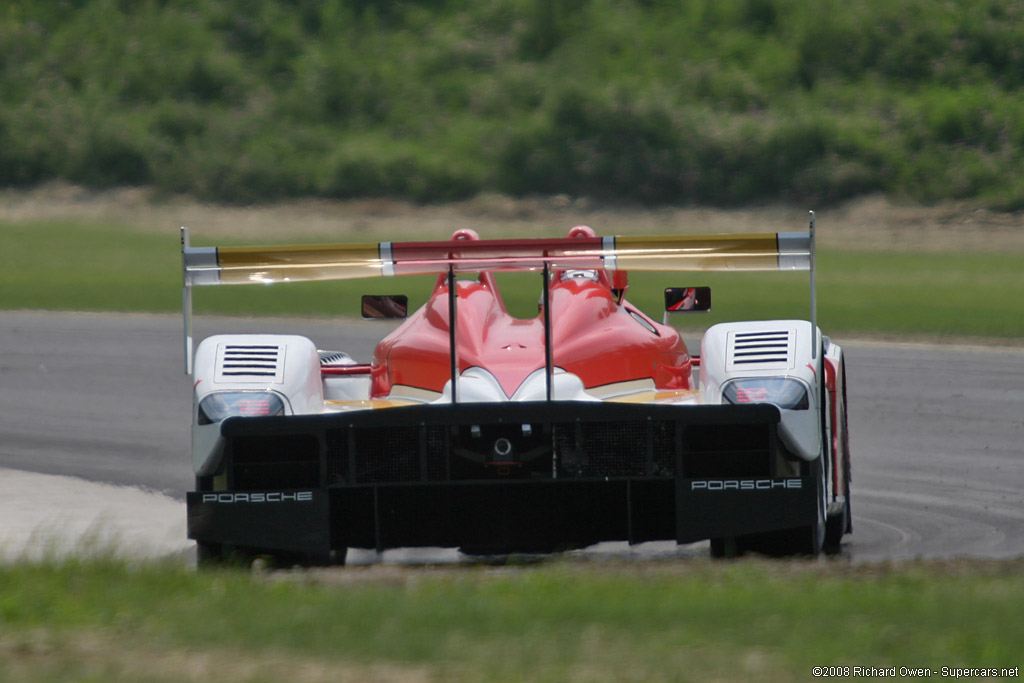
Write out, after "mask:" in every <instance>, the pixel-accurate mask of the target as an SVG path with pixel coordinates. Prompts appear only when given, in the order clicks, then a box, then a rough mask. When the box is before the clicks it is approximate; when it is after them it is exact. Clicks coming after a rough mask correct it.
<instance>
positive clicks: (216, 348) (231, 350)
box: [192, 334, 324, 475]
mask: <svg viewBox="0 0 1024 683" xmlns="http://www.w3.org/2000/svg"><path fill="white" fill-rule="evenodd" d="M320 374H321V373H320V356H319V354H318V353H317V349H316V346H315V345H314V344H313V342H312V341H310V340H309V339H307V338H305V337H300V336H296V335H270V334H244V335H243V334H235V335H216V336H213V337H208V338H206V339H204V340H203V342H202V343H201V344H200V345H199V348H198V349H197V350H196V358H195V373H194V378H195V384H194V387H193V402H192V465H193V469H194V470H195V472H196V474H197V475H205V474H212V473H213V471H214V470H216V468H217V465H218V461H219V459H220V454H221V451H222V449H223V440H222V439H221V436H220V422H213V423H211V424H199V422H200V420H199V405H200V404H201V403H202V402H203V400H204V399H205V398H207V397H208V396H211V395H213V394H218V393H246V394H253V395H260V394H273V395H275V396H277V397H279V398H280V399H282V401H283V402H284V413H285V414H287V415H302V414H308V413H319V412H321V411H322V410H323V405H324V384H323V381H322V380H321V377H320Z"/></svg>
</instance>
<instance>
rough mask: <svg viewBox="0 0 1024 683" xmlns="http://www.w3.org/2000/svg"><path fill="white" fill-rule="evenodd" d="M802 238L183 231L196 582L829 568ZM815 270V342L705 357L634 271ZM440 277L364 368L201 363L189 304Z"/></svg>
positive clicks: (831, 540)
mask: <svg viewBox="0 0 1024 683" xmlns="http://www.w3.org/2000/svg"><path fill="white" fill-rule="evenodd" d="M813 226H814V223H813V214H812V221H811V229H810V231H809V232H803V233H780V234H766V235H761V234H758V235H718V236H692V235H675V236H665V237H637V236H626V237H601V236H598V235H596V234H595V233H594V231H593V230H591V229H590V228H588V227H585V226H578V227H575V228H573V229H572V230H570V231H569V233H568V235H567V236H566V237H564V238H545V239H499V240H483V239H480V238H479V237H478V236H477V235H476V233H474V232H473V231H470V230H460V231H457V232H456V233H455V234H454V235H452V238H451V239H449V240H445V241H431V242H404V243H389V242H383V243H377V244H340V245H315V246H285V247H233V248H231V247H229V248H215V247H206V248H195V247H191V246H190V244H189V238H188V231H187V230H186V229H184V228H183V229H182V258H183V277H184V284H185V295H184V301H185V313H186V316H185V320H186V325H185V327H186V365H187V369H188V372H190V373H192V374H193V376H194V380H195V384H194V387H195V389H194V405H193V425H192V434H193V438H192V441H193V466H194V470H195V475H196V487H195V491H192V492H189V493H188V529H189V531H188V533H189V537H190V538H192V539H195V540H196V542H197V543H198V548H199V557H200V561H201V562H208V561H216V560H220V559H225V558H229V557H239V558H247V557H253V556H272V557H275V558H278V559H280V560H281V561H284V562H289V563H293V562H305V563H312V564H337V563H342V562H344V558H345V553H346V550H347V548H349V547H361V548H375V549H377V550H378V551H380V550H383V549H386V548H395V547H414V546H431V547H434V546H442V547H458V548H460V549H462V550H463V551H464V552H467V553H471V554H492V553H496V554H506V553H513V552H553V551H558V550H563V549H570V548H579V547H584V546H587V545H590V544H594V543H597V542H601V541H608V540H625V541H629V542H630V543H638V542H643V541H650V540H659V539H661V540H664V539H670V540H675V541H677V542H678V543H689V542H693V541H698V540H702V539H710V540H711V552H712V554H713V555H732V554H736V553H741V552H743V551H745V550H756V551H760V552H766V553H772V554H805V555H817V554H818V553H819V552H821V551H822V550H823V549H826V550H827V549H833V548H836V547H838V545H839V543H840V540H841V538H842V536H843V535H844V534H845V533H847V532H849V531H850V529H851V523H850V503H849V448H848V443H849V439H848V435H847V429H846V399H845V396H846V391H845V364H844V358H843V352H842V349H841V348H840V347H839V346H838V345H836V344H834V343H832V342H831V341H830V340H829V339H828V338H827V337H825V336H823V335H822V334H821V331H820V330H819V329H818V328H817V326H816V324H815V322H814V317H815V316H814V313H813V310H814V227H813ZM628 269H634V270H685V271H699V270H810V272H811V293H812V294H811V300H812V306H811V311H812V314H811V316H810V317H811V320H809V321H807V320H771V321H758V322H735V323H724V324H718V325H714V326H712V327H711V328H710V329H708V330H707V332H706V333H705V334H704V337H703V340H702V343H701V352H700V354H699V356H695V355H691V353H690V351H689V350H688V349H687V347H686V345H685V344H684V342H683V339H682V337H681V336H680V334H679V332H678V331H677V330H676V329H675V328H674V327H672V326H670V325H668V324H666V323H667V314H668V312H674V311H701V310H708V309H709V308H710V290H708V288H704V287H699V288H694V287H687V288H671V289H667V290H666V291H665V299H666V301H665V310H666V314H665V318H664V321H658V320H655V319H653V318H651V317H650V316H648V315H646V314H645V313H644V312H642V311H641V310H639V309H638V308H637V307H636V306H634V305H632V304H631V303H630V302H629V301H628V300H627V298H626V296H625V294H626V290H627V277H626V271H627V270H628ZM498 271H536V272H537V273H538V274H539V280H540V287H539V289H540V295H539V302H538V312H537V315H536V316H534V317H530V318H521V317H516V316H513V315H511V314H509V312H508V310H507V309H506V307H505V304H504V302H503V300H502V296H501V292H500V290H499V287H498V285H497V283H496V281H495V277H494V273H495V272H498ZM404 274H436V275H437V280H436V283H435V284H434V287H433V290H432V292H431V293H430V296H429V298H428V299H427V302H426V303H425V304H424V305H423V306H422V307H421V308H419V309H418V310H416V311H415V312H413V313H412V314H411V315H409V314H408V305H407V302H406V299H405V297H396V296H366V297H363V301H362V311H363V314H364V316H367V317H375V318H405V320H404V322H403V323H402V324H401V325H400V326H399V327H398V328H397V329H395V330H394V331H393V332H392V333H391V334H389V335H387V336H386V337H385V338H384V339H383V340H382V341H381V342H380V343H379V344H378V345H377V346H376V349H375V351H374V353H373V357H372V359H370V362H362V363H360V362H356V361H355V360H353V359H352V358H351V357H349V356H348V355H347V354H346V353H344V352H339V351H324V350H319V349H318V348H317V347H316V345H315V344H314V343H313V342H312V341H310V340H309V339H307V338H305V337H300V336H292V335H275V334H257V335H252V334H232V335H216V336H212V337H208V338H206V339H204V340H203V342H202V343H201V344H200V345H199V346H198V348H197V349H196V350H195V354H194V357H193V353H192V339H191V297H192V288H193V287H194V286H198V285H213V284H231V283H235V284H239V283H272V282H286V281H308V280H332V279H347V278H362V277H387V276H398V275H404Z"/></svg>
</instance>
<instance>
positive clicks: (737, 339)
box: [728, 330, 793, 371]
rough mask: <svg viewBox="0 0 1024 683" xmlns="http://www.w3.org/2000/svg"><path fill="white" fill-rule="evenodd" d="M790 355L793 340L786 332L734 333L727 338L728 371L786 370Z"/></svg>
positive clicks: (788, 365)
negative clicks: (755, 369) (744, 369)
mask: <svg viewBox="0 0 1024 683" xmlns="http://www.w3.org/2000/svg"><path fill="white" fill-rule="evenodd" d="M792 354H793V340H792V338H791V336H790V333H789V331H787V330H781V331H775V332H735V333H733V334H731V335H730V336H729V360H728V370H730V371H732V370H737V369H740V368H758V369H760V368H772V369H774V368H788V367H791V366H792Z"/></svg>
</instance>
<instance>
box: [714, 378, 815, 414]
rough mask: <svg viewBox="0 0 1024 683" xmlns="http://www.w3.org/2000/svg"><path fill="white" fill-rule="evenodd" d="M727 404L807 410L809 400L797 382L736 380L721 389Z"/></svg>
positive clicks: (758, 379)
mask: <svg viewBox="0 0 1024 683" xmlns="http://www.w3.org/2000/svg"><path fill="white" fill-rule="evenodd" d="M722 398H723V399H724V400H725V401H726V402H727V403H732V404H741V403H774V404H775V405H777V406H778V407H780V408H784V409H786V410H807V409H808V407H810V400H809V399H808V397H807V387H805V386H804V384H803V383H802V382H800V381H798V380H795V379H786V378H784V377H763V378H750V379H737V380H733V381H732V382H729V383H728V384H726V385H725V386H724V387H723V388H722Z"/></svg>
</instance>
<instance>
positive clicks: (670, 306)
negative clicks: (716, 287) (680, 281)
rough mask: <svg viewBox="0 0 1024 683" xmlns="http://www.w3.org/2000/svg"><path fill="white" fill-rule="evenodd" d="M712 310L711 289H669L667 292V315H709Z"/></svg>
mask: <svg viewBox="0 0 1024 683" xmlns="http://www.w3.org/2000/svg"><path fill="white" fill-rule="evenodd" d="M710 310H711V288H710V287H669V288H667V289H666V290H665V312H666V313H707V312H708V311H710Z"/></svg>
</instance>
